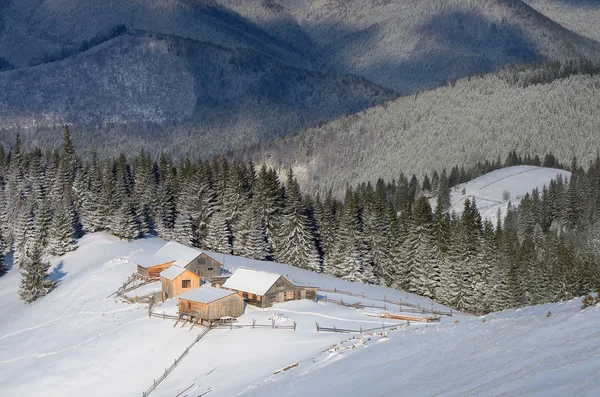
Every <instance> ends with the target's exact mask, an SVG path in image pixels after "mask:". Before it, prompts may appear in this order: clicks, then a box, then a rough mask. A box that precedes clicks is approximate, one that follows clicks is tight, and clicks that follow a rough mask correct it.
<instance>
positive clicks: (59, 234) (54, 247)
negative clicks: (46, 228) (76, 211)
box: [48, 203, 75, 255]
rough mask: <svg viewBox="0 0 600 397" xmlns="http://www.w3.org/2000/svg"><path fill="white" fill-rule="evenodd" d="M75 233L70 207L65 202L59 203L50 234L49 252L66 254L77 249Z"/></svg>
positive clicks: (55, 210)
mask: <svg viewBox="0 0 600 397" xmlns="http://www.w3.org/2000/svg"><path fill="white" fill-rule="evenodd" d="M74 235H75V228H74V227H73V223H72V220H71V216H70V215H69V210H68V208H67V207H66V206H65V205H64V204H63V203H57V206H56V208H55V209H54V217H53V219H52V226H51V227H50V233H49V235H48V253H50V254H51V255H64V254H66V253H67V252H70V251H73V250H74V249H75V238H74Z"/></svg>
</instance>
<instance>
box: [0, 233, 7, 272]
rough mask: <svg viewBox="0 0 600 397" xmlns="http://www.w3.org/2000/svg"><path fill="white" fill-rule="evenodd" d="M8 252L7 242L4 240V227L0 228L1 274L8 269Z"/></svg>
mask: <svg viewBox="0 0 600 397" xmlns="http://www.w3.org/2000/svg"><path fill="white" fill-rule="evenodd" d="M5 253H6V243H5V241H4V237H3V236H2V229H1V228H0V276H2V275H3V274H4V273H6V272H7V271H8V266H7V265H6V262H5V259H6V256H5Z"/></svg>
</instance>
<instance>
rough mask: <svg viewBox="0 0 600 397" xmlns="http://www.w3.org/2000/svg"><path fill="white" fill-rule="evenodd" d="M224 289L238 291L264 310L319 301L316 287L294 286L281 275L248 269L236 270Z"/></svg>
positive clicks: (248, 300) (249, 301)
mask: <svg viewBox="0 0 600 397" xmlns="http://www.w3.org/2000/svg"><path fill="white" fill-rule="evenodd" d="M223 288H225V289H229V290H232V291H236V292H237V293H238V294H239V295H240V296H241V297H243V298H244V300H245V301H246V302H248V303H249V304H252V305H255V306H258V307H262V308H266V307H269V306H272V305H273V304H275V303H281V302H287V301H291V300H299V299H311V300H315V301H316V300H317V290H316V288H315V287H307V286H301V285H294V284H293V283H292V282H290V281H289V280H288V279H286V278H285V277H283V276H282V275H280V274H275V273H268V272H263V271H260V270H254V269H248V268H239V269H238V270H236V271H235V272H234V273H233V275H232V276H231V277H229V278H228V279H227V281H225V283H224V284H223Z"/></svg>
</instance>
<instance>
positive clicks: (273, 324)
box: [271, 318, 275, 329]
mask: <svg viewBox="0 0 600 397" xmlns="http://www.w3.org/2000/svg"><path fill="white" fill-rule="evenodd" d="M271 325H272V326H273V329H275V318H273V319H271Z"/></svg>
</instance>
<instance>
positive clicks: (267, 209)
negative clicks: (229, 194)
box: [253, 164, 284, 260]
mask: <svg viewBox="0 0 600 397" xmlns="http://www.w3.org/2000/svg"><path fill="white" fill-rule="evenodd" d="M253 197H254V200H255V203H256V205H257V206H258V209H259V213H260V216H261V218H262V222H263V224H264V225H265V234H266V236H267V242H268V244H269V246H270V247H271V249H272V250H273V252H274V257H273V260H278V258H277V257H276V252H277V250H278V248H277V245H278V244H279V243H280V241H279V239H278V238H277V236H278V235H279V234H278V231H279V227H280V226H281V222H282V220H281V214H282V211H283V206H284V203H283V189H282V187H281V184H280V183H279V179H278V177H277V173H276V172H275V171H274V170H271V169H267V167H266V166H265V165H264V164H263V165H262V167H261V169H260V171H259V173H258V177H257V179H256V183H255V187H254V195H253Z"/></svg>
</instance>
